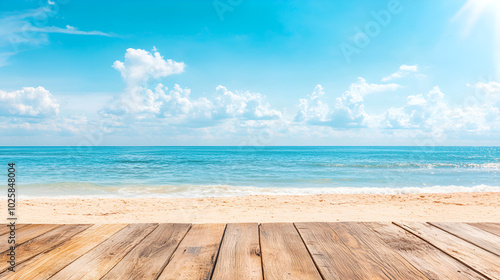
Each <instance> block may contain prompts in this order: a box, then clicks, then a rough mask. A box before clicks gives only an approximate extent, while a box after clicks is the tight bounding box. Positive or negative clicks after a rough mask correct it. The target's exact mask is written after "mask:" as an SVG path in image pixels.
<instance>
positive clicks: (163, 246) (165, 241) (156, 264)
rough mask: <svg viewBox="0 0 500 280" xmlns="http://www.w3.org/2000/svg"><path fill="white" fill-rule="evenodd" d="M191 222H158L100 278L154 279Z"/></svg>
mask: <svg viewBox="0 0 500 280" xmlns="http://www.w3.org/2000/svg"><path fill="white" fill-rule="evenodd" d="M190 228H191V224H160V225H158V227H157V228H156V229H155V230H154V231H153V232H151V234H149V235H148V236H147V237H146V238H144V240H143V241H142V242H141V243H139V244H138V245H137V246H135V248H134V249H132V251H130V253H128V254H127V255H126V256H125V257H124V258H123V259H122V260H121V261H120V262H119V263H118V264H117V265H116V266H115V267H114V268H113V269H112V270H111V271H109V272H108V274H106V276H104V277H103V278H102V279H103V280H104V279H109V280H115V279H144V280H148V279H155V277H156V276H157V275H158V274H159V272H161V271H162V270H163V268H164V267H165V265H166V264H167V262H168V260H169V259H170V257H171V256H172V254H173V253H174V251H175V249H176V248H177V246H178V245H179V243H180V242H181V240H182V239H183V238H184V236H185V235H186V233H187V232H188V230H189V229H190Z"/></svg>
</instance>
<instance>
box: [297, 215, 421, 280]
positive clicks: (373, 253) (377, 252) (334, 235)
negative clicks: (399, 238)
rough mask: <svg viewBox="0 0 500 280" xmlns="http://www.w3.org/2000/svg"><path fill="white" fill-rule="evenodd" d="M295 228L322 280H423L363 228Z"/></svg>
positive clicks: (317, 225) (340, 225)
mask: <svg viewBox="0 0 500 280" xmlns="http://www.w3.org/2000/svg"><path fill="white" fill-rule="evenodd" d="M296 226H297V229H298V230H299V232H300V234H301V236H302V238H303V239H304V242H305V244H306V245H307V247H308V248H309V252H311V255H312V256H313V259H314V261H315V262H316V264H317V266H318V268H319V271H320V272H321V275H322V276H323V279H427V278H426V277H425V276H424V275H423V274H422V273H421V272H419V271H418V270H416V269H415V268H414V267H413V266H412V265H411V264H410V263H408V262H407V261H406V260H405V259H404V258H402V257H401V256H400V255H399V254H397V253H396V252H395V251H394V250H392V249H391V248H389V247H388V246H387V245H386V244H385V243H384V242H383V241H382V240H381V239H380V238H378V237H377V236H376V235H375V234H373V232H372V231H371V230H370V229H369V228H367V227H366V226H365V225H363V224H358V223H356V224H355V223H296Z"/></svg>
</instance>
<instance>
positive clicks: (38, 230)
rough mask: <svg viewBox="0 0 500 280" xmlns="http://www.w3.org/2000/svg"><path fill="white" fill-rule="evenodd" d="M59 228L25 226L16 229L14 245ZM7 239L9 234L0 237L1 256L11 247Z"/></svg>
mask: <svg viewBox="0 0 500 280" xmlns="http://www.w3.org/2000/svg"><path fill="white" fill-rule="evenodd" d="M59 226H61V225H27V226H24V227H21V228H17V227H16V231H15V237H16V245H17V246H19V245H21V244H23V243H24V242H26V241H28V240H31V239H33V238H35V237H37V236H40V235H42V234H44V233H46V232H49V231H51V230H53V229H55V228H57V227H59ZM9 237H10V234H4V235H2V236H1V237H0V254H3V253H4V252H5V251H7V250H8V249H9V247H10V246H11V244H10V243H8V239H9Z"/></svg>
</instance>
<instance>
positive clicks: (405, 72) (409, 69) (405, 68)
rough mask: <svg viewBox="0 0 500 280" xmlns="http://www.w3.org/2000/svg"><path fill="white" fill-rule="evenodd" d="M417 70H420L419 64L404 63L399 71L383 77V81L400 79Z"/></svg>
mask: <svg viewBox="0 0 500 280" xmlns="http://www.w3.org/2000/svg"><path fill="white" fill-rule="evenodd" d="M416 72H418V66H417V65H406V64H403V65H401V66H399V70H398V71H397V72H395V73H392V74H391V75H389V76H385V77H383V78H382V82H388V81H391V80H395V79H400V78H403V77H405V76H407V75H408V74H410V73H416Z"/></svg>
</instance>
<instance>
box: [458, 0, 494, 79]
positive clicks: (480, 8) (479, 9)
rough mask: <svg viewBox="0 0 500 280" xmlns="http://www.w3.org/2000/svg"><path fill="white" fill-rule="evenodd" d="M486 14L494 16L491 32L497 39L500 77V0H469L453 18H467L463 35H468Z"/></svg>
mask: <svg viewBox="0 0 500 280" xmlns="http://www.w3.org/2000/svg"><path fill="white" fill-rule="evenodd" d="M485 16H491V17H492V19H493V20H492V25H491V32H492V34H491V35H492V36H493V37H494V40H495V50H496V51H495V53H494V54H493V58H494V60H495V72H496V73H495V76H496V78H497V79H500V0H468V1H467V2H466V3H465V4H464V5H463V6H462V8H460V10H459V11H458V12H457V14H456V15H455V17H454V18H453V20H454V21H455V20H465V26H464V30H463V36H464V37H466V36H468V35H469V34H470V33H471V32H472V29H473V28H474V26H475V25H476V23H477V21H478V20H479V19H480V18H482V17H485Z"/></svg>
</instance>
